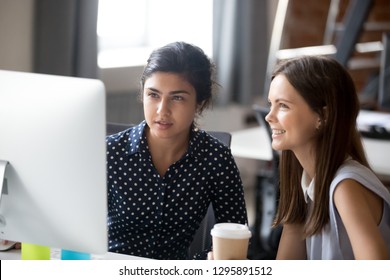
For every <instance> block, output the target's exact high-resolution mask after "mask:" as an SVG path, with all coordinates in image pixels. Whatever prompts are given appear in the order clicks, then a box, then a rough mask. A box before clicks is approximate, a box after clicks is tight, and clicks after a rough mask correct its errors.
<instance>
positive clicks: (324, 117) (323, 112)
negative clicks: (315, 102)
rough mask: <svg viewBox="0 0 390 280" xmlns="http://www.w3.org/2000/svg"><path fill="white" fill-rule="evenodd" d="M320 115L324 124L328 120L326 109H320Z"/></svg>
mask: <svg viewBox="0 0 390 280" xmlns="http://www.w3.org/2000/svg"><path fill="white" fill-rule="evenodd" d="M322 115H323V120H324V122H326V120H327V119H328V107H326V106H324V107H322Z"/></svg>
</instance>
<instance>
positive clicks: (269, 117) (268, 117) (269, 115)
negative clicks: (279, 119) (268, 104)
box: [264, 109, 273, 123]
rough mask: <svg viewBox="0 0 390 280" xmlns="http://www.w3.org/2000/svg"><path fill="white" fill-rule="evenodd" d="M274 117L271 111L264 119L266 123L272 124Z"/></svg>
mask: <svg viewBox="0 0 390 280" xmlns="http://www.w3.org/2000/svg"><path fill="white" fill-rule="evenodd" d="M272 117H273V116H272V110H271V109H270V110H269V112H268V114H267V115H266V116H265V118H264V119H265V121H266V122H268V123H270V122H272Z"/></svg>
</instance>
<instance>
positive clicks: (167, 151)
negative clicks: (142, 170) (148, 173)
mask: <svg viewBox="0 0 390 280" xmlns="http://www.w3.org/2000/svg"><path fill="white" fill-rule="evenodd" d="M146 139H147V142H148V147H149V151H150V154H151V157H152V162H153V165H154V166H155V167H156V169H157V171H158V173H159V174H160V176H164V174H165V172H166V171H167V170H168V168H169V167H170V166H171V165H172V164H173V163H175V162H176V161H178V160H180V158H182V157H183V155H184V154H185V153H186V151H187V149H188V143H189V134H188V135H187V136H183V137H176V138H171V139H161V138H156V137H153V135H151V133H150V131H149V129H147V131H146Z"/></svg>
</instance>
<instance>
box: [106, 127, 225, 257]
mask: <svg viewBox="0 0 390 280" xmlns="http://www.w3.org/2000/svg"><path fill="white" fill-rule="evenodd" d="M132 126H133V125H132V124H123V123H113V122H108V123H107V125H106V134H107V135H110V134H114V133H117V132H120V131H122V130H125V129H127V128H129V127H132ZM208 133H209V134H210V135H211V136H213V137H214V138H216V139H218V140H219V141H220V142H222V143H223V144H225V145H226V146H228V147H230V144H231V140H232V135H231V134H230V133H229V132H223V131H208ZM214 224H215V215H214V209H213V206H212V204H211V203H210V205H209V206H208V209H207V213H206V216H205V217H204V218H203V220H202V222H201V223H200V225H199V228H198V230H197V231H196V233H195V235H194V239H193V241H192V243H191V245H190V246H189V248H188V256H189V257H190V258H192V257H193V256H195V255H196V254H197V253H201V252H203V251H205V250H206V249H208V248H210V247H211V240H212V238H211V235H210V231H211V229H212V228H213V226H214Z"/></svg>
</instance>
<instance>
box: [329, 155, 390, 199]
mask: <svg viewBox="0 0 390 280" xmlns="http://www.w3.org/2000/svg"><path fill="white" fill-rule="evenodd" d="M348 179H352V180H353V181H356V182H358V183H359V184H360V185H362V186H363V187H364V188H367V189H369V190H371V191H373V192H374V193H376V194H378V195H379V196H381V197H383V198H385V199H386V200H387V201H390V194H389V192H388V190H387V189H386V187H385V186H384V184H383V183H382V182H381V181H380V180H379V178H378V177H377V176H376V175H375V173H374V172H373V171H372V170H371V169H369V168H368V167H366V166H364V165H363V164H361V163H359V162H357V161H356V160H352V159H348V160H346V161H345V162H344V163H343V164H342V165H341V166H340V168H339V169H338V170H337V172H336V175H335V177H334V179H333V181H332V185H331V189H330V191H331V192H334V190H335V189H336V187H337V186H339V185H340V183H341V182H343V181H346V182H345V183H347V182H348ZM345 185H351V182H350V181H349V183H347V184H345Z"/></svg>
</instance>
